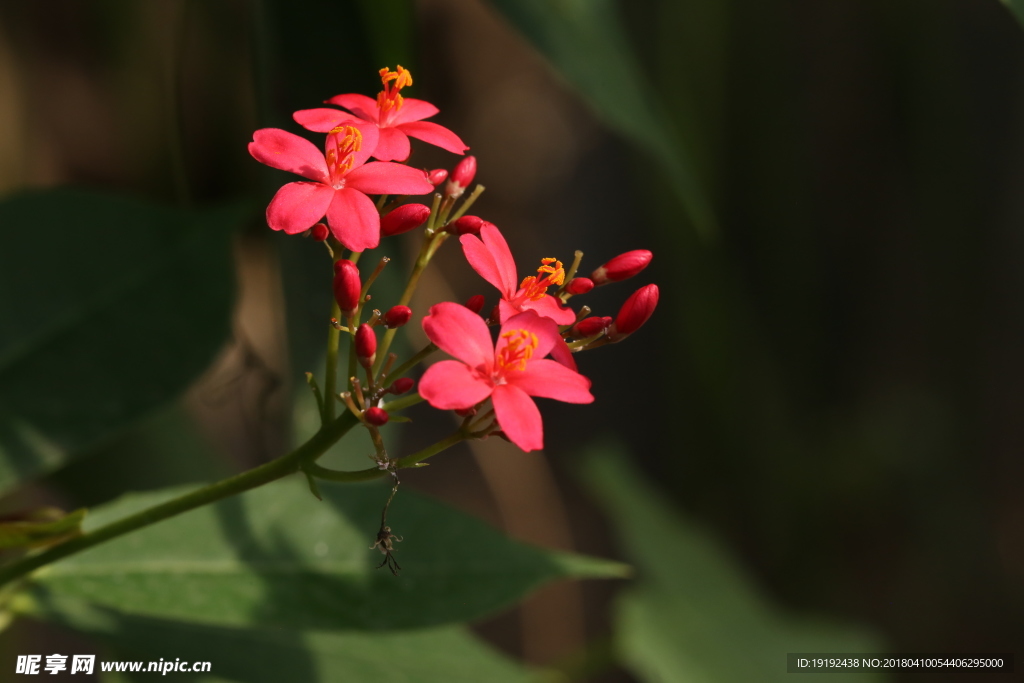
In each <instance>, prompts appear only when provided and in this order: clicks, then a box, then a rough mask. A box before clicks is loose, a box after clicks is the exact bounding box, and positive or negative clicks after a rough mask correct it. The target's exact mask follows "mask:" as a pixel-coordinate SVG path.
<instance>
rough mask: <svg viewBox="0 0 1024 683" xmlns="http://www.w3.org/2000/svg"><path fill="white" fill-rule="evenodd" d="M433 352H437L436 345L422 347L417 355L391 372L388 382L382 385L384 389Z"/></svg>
mask: <svg viewBox="0 0 1024 683" xmlns="http://www.w3.org/2000/svg"><path fill="white" fill-rule="evenodd" d="M434 351H437V344H427V345H426V346H424V347H423V348H422V349H420V351H419V353H417V354H416V355H415V356H413V357H412V358H410V359H409V360H407V361H405V362H404V363H402V364H401V365H399V366H398V367H397V368H395V369H394V370H392V371H391V373H390V374H389V375H388V381H387V384H385V385H384V388H385V389H386V388H388V387H390V386H391V385H392V384H394V382H395V380H396V379H398V378H399V377H401V376H402V375H404V374H405V373H407V372H409V371H410V370H412V369H413V367H415V366H416V365H417V364H418V363H419V362H420V361H422V360H423V359H424V358H426V357H427V356H429V355H430V354H432V353H433V352H434Z"/></svg>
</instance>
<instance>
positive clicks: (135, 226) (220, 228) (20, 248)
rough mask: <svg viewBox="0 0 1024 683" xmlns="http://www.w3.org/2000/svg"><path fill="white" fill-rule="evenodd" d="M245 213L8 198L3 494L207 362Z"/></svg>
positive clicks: (1, 351) (1, 363)
mask: <svg viewBox="0 0 1024 683" xmlns="http://www.w3.org/2000/svg"><path fill="white" fill-rule="evenodd" d="M243 216H244V212H243V211H242V210H241V209H240V207H237V206H235V207H228V208H220V209H215V210H204V211H186V210H183V209H177V208H172V207H166V206H159V205H154V204H148V203H145V202H141V201H138V200H134V199H128V198H123V197H115V196H108V195H101V194H95V193H91V192H86V191H82V190H73V189H57V190H46V191H35V192H26V193H23V194H19V195H16V196H13V197H10V198H8V199H6V200H5V201H3V202H0V225H3V226H4V248H3V250H0V492H2V491H3V490H5V489H8V488H10V487H11V486H13V485H14V484H16V483H17V482H18V481H20V480H24V479H26V478H29V477H33V476H36V475H38V474H40V473H43V472H46V471H49V470H53V469H55V468H56V467H58V466H60V465H61V464H63V463H64V462H65V461H66V460H68V459H69V458H72V457H74V456H75V455H77V454H79V453H80V452H82V451H83V450H84V449H87V448H89V447H92V446H95V445H96V444H98V443H100V442H101V441H103V440H105V439H108V438H110V437H111V436H113V434H114V433H115V432H117V431H118V430H121V429H123V428H125V427H127V426H128V425H130V424H131V423H132V422H133V421H135V420H137V419H138V418H140V417H142V416H143V415H145V414H146V413H148V412H149V411H150V410H152V409H153V408H155V407H157V406H159V405H160V404H162V403H164V402H165V401H167V400H168V399H170V398H172V397H173V396H175V395H177V394H178V393H179V392H181V391H182V390H183V389H184V388H185V387H186V386H187V385H188V384H189V383H190V382H191V381H192V379H193V378H194V377H195V376H196V375H197V374H198V373H199V372H201V371H202V370H203V369H204V368H206V366H207V365H208V364H209V362H210V360H211V358H212V357H213V355H214V354H215V353H216V352H217V350H218V349H219V348H220V347H221V345H222V344H223V343H224V340H225V338H226V337H227V336H228V333H229V323H230V311H231V304H232V290H233V286H234V276H233V273H232V264H231V253H230V235H231V229H232V228H234V227H235V226H237V225H238V223H239V221H240V219H241V218H242V217H243Z"/></svg>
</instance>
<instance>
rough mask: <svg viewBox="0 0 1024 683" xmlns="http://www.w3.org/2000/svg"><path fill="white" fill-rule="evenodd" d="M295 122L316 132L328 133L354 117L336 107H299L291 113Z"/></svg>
mask: <svg viewBox="0 0 1024 683" xmlns="http://www.w3.org/2000/svg"><path fill="white" fill-rule="evenodd" d="M292 118H293V119H295V123H297V124H299V125H300V126H302V127H303V128H305V129H306V130H311V131H314V132H316V133H329V132H330V131H331V130H332V129H334V128H337V127H338V126H339V125H341V124H342V123H344V122H346V121H351V120H352V119H355V118H356V117H354V116H352V115H351V114H349V113H348V112H344V111H340V110H338V109H327V108H325V107H320V108H319V109H300V110H299V111H297V112H295V113H294V114H292Z"/></svg>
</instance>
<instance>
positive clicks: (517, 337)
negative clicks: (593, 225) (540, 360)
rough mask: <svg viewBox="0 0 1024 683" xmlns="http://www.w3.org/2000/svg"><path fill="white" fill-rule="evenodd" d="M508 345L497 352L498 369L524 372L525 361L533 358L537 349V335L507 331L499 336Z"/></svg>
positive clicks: (526, 331) (528, 332) (521, 330)
mask: <svg viewBox="0 0 1024 683" xmlns="http://www.w3.org/2000/svg"><path fill="white" fill-rule="evenodd" d="M501 338H502V339H507V340H508V343H507V344H506V345H505V346H504V347H503V348H502V349H501V351H500V352H498V359H497V360H498V369H499V370H501V371H503V372H504V371H508V370H525V369H526V361H528V360H530V358H532V357H533V352H534V350H535V349H536V348H537V343H538V341H537V335H535V334H534V333H533V332H530V331H528V330H523V329H519V330H509V331H508V332H504V333H502V335H501Z"/></svg>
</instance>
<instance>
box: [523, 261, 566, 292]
mask: <svg viewBox="0 0 1024 683" xmlns="http://www.w3.org/2000/svg"><path fill="white" fill-rule="evenodd" d="M540 263H541V266H540V268H538V269H537V275H536V276H535V275H531V276H529V277H528V278H526V279H524V280H523V281H522V283H520V285H519V287H520V289H523V290H525V291H524V292H523V295H524V296H525V297H526V298H527V299H531V300H533V301H536V300H538V299H542V298H544V295H545V294H546V293H547V291H548V287H550V286H551V285H561V284H562V283H563V282H565V269H564V268H562V262H561V261H559V260H558V259H553V258H542V259H541V260H540ZM552 263H553V264H555V265H551V264H552Z"/></svg>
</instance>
